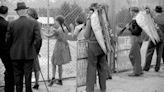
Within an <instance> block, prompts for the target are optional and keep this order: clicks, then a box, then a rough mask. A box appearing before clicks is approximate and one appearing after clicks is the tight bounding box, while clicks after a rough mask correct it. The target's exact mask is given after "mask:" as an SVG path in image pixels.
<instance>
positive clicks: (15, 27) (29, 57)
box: [7, 2, 41, 92]
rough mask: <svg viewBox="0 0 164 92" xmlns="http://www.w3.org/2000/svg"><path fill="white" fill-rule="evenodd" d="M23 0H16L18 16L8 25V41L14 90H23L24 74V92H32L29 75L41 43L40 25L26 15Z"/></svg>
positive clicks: (30, 75)
mask: <svg viewBox="0 0 164 92" xmlns="http://www.w3.org/2000/svg"><path fill="white" fill-rule="evenodd" d="M27 9H28V7H26V5H25V3H24V2H18V3H17V8H16V9H15V11H16V12H17V14H18V15H19V18H18V19H17V20H15V21H13V22H11V23H10V25H9V31H8V39H7V41H8V43H10V56H11V59H12V62H13V68H14V78H15V85H16V92H23V76H25V87H26V92H32V88H31V77H32V67H33V61H34V58H36V56H37V54H38V53H39V47H40V44H41V35H40V27H39V24H38V22H37V21H36V20H33V19H30V18H29V17H27Z"/></svg>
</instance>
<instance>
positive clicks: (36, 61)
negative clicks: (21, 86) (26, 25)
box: [28, 8, 42, 89]
mask: <svg viewBox="0 0 164 92" xmlns="http://www.w3.org/2000/svg"><path fill="white" fill-rule="evenodd" d="M28 15H29V17H30V18H32V19H34V20H37V19H38V14H37V12H36V10H35V9H34V8H29V9H28ZM38 23H39V22H38ZM40 29H41V26H40ZM41 45H42V43H40V46H39V48H38V49H39V50H40V48H41ZM33 71H34V73H35V85H34V86H33V88H34V89H38V88H39V84H38V81H39V71H40V64H39V59H38V56H37V57H36V58H35V59H34V64H33Z"/></svg>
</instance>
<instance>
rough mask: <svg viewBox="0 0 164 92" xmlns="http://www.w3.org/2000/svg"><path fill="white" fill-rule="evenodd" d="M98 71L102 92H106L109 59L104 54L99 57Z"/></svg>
mask: <svg viewBox="0 0 164 92" xmlns="http://www.w3.org/2000/svg"><path fill="white" fill-rule="evenodd" d="M97 64H98V65H97V70H98V76H99V84H100V89H101V91H102V92H105V91H106V72H107V69H106V65H107V59H106V55H105V54H103V55H101V56H99V57H98V63H97Z"/></svg>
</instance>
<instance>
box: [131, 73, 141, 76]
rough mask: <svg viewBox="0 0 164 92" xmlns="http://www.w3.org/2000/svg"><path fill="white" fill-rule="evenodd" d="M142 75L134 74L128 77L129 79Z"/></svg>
mask: <svg viewBox="0 0 164 92" xmlns="http://www.w3.org/2000/svg"><path fill="white" fill-rule="evenodd" d="M140 75H141V74H134V73H132V74H129V75H128V76H129V77H138V76H140Z"/></svg>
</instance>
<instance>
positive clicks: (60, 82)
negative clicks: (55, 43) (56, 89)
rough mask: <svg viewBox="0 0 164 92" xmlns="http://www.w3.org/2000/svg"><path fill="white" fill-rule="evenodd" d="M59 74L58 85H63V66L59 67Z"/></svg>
mask: <svg viewBox="0 0 164 92" xmlns="http://www.w3.org/2000/svg"><path fill="white" fill-rule="evenodd" d="M58 73H59V80H58V81H57V83H56V84H59V85H63V82H62V73H63V69H62V65H58Z"/></svg>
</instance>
